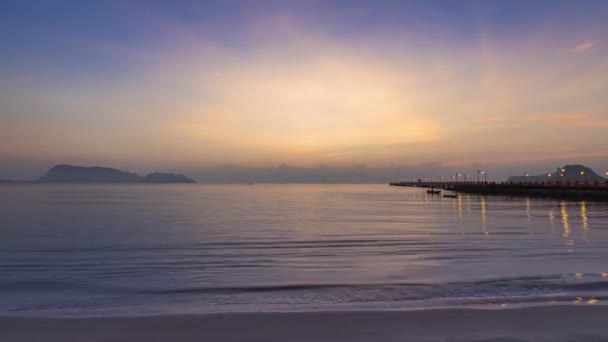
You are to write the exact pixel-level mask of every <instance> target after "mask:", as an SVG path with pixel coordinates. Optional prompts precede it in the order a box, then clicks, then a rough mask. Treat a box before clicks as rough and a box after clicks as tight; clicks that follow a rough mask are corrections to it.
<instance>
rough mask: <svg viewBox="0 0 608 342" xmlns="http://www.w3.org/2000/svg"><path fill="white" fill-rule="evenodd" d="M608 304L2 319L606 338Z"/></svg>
mask: <svg viewBox="0 0 608 342" xmlns="http://www.w3.org/2000/svg"><path fill="white" fill-rule="evenodd" d="M607 317H608V306H603V305H597V306H596V305H585V306H574V305H567V306H536V307H524V308H506V309H471V308H463V309H428V310H414V311H352V312H289V313H276V312H272V313H220V314H198V315H159V316H140V317H99V318H36V317H19V316H17V317H15V316H0V331H2V335H3V337H4V339H3V340H6V341H15V342H30V341H40V340H44V341H49V342H54V341H57V342H59V341H170V340H175V341H184V342H189V341H201V340H209V341H294V342H299V341H376V340H377V341H409V340H412V341H445V340H449V341H470V340H475V341H528V340H532V341H538V340H541V341H545V340H546V341H560V340H565V341H572V340H576V341H588V340H592V341H595V340H606V339H608V324H606V323H608V318H607Z"/></svg>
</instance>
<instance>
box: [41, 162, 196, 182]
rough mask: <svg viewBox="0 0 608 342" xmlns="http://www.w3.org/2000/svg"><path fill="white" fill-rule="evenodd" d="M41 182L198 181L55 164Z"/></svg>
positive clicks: (155, 174) (181, 177)
mask: <svg viewBox="0 0 608 342" xmlns="http://www.w3.org/2000/svg"><path fill="white" fill-rule="evenodd" d="M38 182H41V183H196V181H194V180H193V179H191V178H188V177H186V176H184V175H181V174H174V173H160V172H154V173H150V174H148V175H147V176H145V177H142V176H140V175H138V174H136V173H131V172H126V171H122V170H118V169H113V168H109V167H101V166H92V167H85V166H73V165H65V164H62V165H55V166H53V167H52V168H51V169H50V170H49V171H48V172H47V173H46V174H45V175H44V176H42V177H40V179H38Z"/></svg>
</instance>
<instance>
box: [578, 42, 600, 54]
mask: <svg viewBox="0 0 608 342" xmlns="http://www.w3.org/2000/svg"><path fill="white" fill-rule="evenodd" d="M593 45H595V42H593V41H590V40H587V41H584V42H582V43H580V44H578V45H577V46H576V47H575V48H574V51H575V52H578V53H582V52H585V51H587V50H589V49H591V47H593Z"/></svg>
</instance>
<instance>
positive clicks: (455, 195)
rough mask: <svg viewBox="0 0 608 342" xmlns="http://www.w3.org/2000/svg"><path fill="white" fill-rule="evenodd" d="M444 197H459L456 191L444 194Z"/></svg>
mask: <svg viewBox="0 0 608 342" xmlns="http://www.w3.org/2000/svg"><path fill="white" fill-rule="evenodd" d="M443 197H448V198H458V194H456V193H452V194H443Z"/></svg>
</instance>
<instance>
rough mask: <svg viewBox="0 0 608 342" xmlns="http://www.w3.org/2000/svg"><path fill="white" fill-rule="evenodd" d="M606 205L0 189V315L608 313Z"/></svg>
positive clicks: (385, 191)
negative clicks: (525, 309) (549, 309)
mask: <svg viewBox="0 0 608 342" xmlns="http://www.w3.org/2000/svg"><path fill="white" fill-rule="evenodd" d="M607 272H608V204H606V203H591V202H587V203H586V202H570V201H560V200H550V199H534V198H517V197H515V198H509V197H491V196H488V197H485V196H477V195H463V196H461V197H460V198H458V199H451V198H442V197H439V196H430V195H427V194H426V193H425V190H423V189H415V188H403V187H390V186H388V185H381V184H376V185H264V184H255V185H253V186H249V185H198V184H195V185H35V184H24V185H2V186H0V315H34V316H106V315H123V316H124V315H127V316H128V315H148V314H182V313H215V312H258V311H315V310H331V311H349V310H409V309H424V308H433V307H463V306H469V307H471V306H473V307H477V306H481V307H490V308H503V307H512V306H519V305H549V304H566V303H569V304H572V305H601V304H603V303H604V302H608V273H607Z"/></svg>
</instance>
